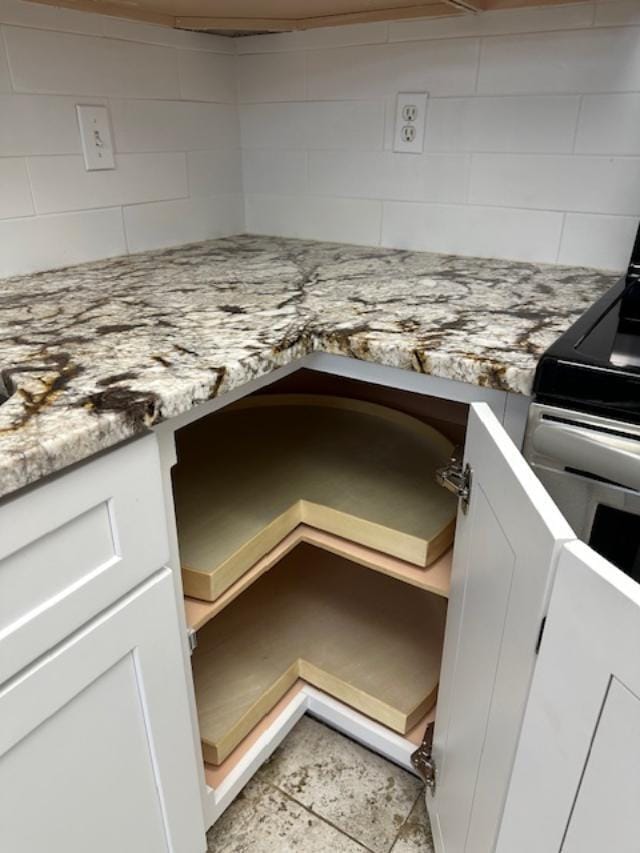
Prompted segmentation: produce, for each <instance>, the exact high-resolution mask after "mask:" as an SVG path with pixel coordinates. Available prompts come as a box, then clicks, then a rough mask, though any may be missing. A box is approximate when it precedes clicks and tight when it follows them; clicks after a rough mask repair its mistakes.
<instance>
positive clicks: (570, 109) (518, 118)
mask: <svg viewBox="0 0 640 853" xmlns="http://www.w3.org/2000/svg"><path fill="white" fill-rule="evenodd" d="M579 108H580V98H579V97H578V96H577V95H532V96H530V97H525V96H517V95H516V96H505V97H499V98H492V97H487V98H478V97H468V98H434V99H433V100H432V102H431V103H430V104H429V111H428V117H427V128H426V147H427V148H428V150H429V151H522V152H528V153H531V152H534V151H541V152H542V151H550V152H554V153H557V152H561V151H567V152H568V151H571V150H572V149H573V140H574V137H575V132H576V120H577V117H578V110H579Z"/></svg>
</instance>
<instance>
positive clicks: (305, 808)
mask: <svg viewBox="0 0 640 853" xmlns="http://www.w3.org/2000/svg"><path fill="white" fill-rule="evenodd" d="M261 781H262V783H263V784H266V785H268V786H269V787H271V788H273V789H274V790H276V791H278V792H279V793H280V794H282V795H283V796H284V797H286V798H287V799H288V800H290V801H291V802H292V803H295V804H296V805H297V806H299V807H300V808H302V809H304V810H305V811H306V812H307V813H308V814H310V815H313V817H315V818H316V819H317V820H319V821H320V822H321V823H324V824H326V825H327V826H330V827H331V828H332V829H335V830H336V832H338V833H339V834H340V835H342V836H344V837H345V838H348V839H349V840H350V841H353V842H355V843H356V844H357V845H358V846H359V847H362V849H363V850H366V851H368V853H375V851H374V850H372V849H371V848H370V847H367V845H366V844H364V843H363V842H362V841H360V840H359V839H358V838H356V837H355V836H354V835H350V834H349V833H348V832H345V831H344V829H341V828H340V827H339V826H336V824H335V823H333V822H332V821H330V820H328V819H327V818H326V817H323V815H320V814H318V813H317V812H314V811H313V809H311V808H309V806H306V805H305V804H304V803H301V802H300V800H296V798H295V797H294V796H292V795H291V794H289V793H287V791H283V790H282V788H280V787H279V786H278V785H275V784H274V783H273V782H265V780H261ZM412 808H413V807H412ZM394 840H395V839H394Z"/></svg>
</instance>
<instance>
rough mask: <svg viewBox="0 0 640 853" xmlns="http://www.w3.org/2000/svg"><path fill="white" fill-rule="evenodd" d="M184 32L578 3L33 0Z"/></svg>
mask: <svg viewBox="0 0 640 853" xmlns="http://www.w3.org/2000/svg"><path fill="white" fill-rule="evenodd" d="M36 2H42V3H49V4H51V3H53V4H55V5H58V6H68V7H70V8H73V9H83V10H85V11H91V12H100V13H102V14H105V15H112V16H115V17H121V18H130V19H133V20H138V21H150V22H153V23H156V24H162V25H164V26H167V27H175V28H177V29H183V30H203V31H205V32H217V33H222V34H225V33H228V34H229V35H244V34H248V33H252V32H263V33H264V32H283V31H288V30H306V29H311V28H312V27H333V26H339V25H341V24H358V23H364V22H367V21H391V20H397V19H399V18H428V17H444V16H447V15H456V14H460V15H464V14H473V13H478V12H486V11H490V10H495V9H516V8H521V7H523V6H556V5H558V4H560V3H578V2H582V0H421V2H414V3H411V2H410V0H135V2H133V3H132V2H131V0H36Z"/></svg>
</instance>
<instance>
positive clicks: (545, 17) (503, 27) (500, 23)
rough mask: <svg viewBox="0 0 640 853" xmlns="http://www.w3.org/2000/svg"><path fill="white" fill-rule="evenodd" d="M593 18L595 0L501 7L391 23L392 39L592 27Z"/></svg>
mask: <svg viewBox="0 0 640 853" xmlns="http://www.w3.org/2000/svg"><path fill="white" fill-rule="evenodd" d="M592 20H593V3H591V2H586V3H577V4H571V5H567V6H551V7H532V8H527V9H502V10H500V11H496V12H484V13H483V14H482V15H455V16H453V15H452V16H451V17H443V18H419V19H417V20H416V19H414V20H411V19H410V20H407V21H394V22H392V23H391V24H390V25H389V40H390V41H415V40H418V39H434V38H456V37H457V38H459V37H461V36H492V35H501V34H510V33H533V32H544V31H553V30H565V29H574V28H578V27H589V26H591V22H592Z"/></svg>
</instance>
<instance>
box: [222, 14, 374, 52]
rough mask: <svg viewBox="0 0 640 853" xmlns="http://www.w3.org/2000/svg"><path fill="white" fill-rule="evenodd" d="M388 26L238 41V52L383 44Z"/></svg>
mask: <svg viewBox="0 0 640 853" xmlns="http://www.w3.org/2000/svg"><path fill="white" fill-rule="evenodd" d="M388 29H389V25H388V24H387V23H386V22H385V21H380V22H375V23H370V24H350V25H349V26H344V27H317V28H313V29H310V30H296V31H294V32H290V33H270V34H268V35H261V36H244V37H242V38H239V39H236V46H237V51H238V53H239V54H241V55H242V54H245V53H279V52H281V51H286V50H305V49H307V50H308V49H310V48H322V47H344V46H346V45H356V44H381V43H383V42H385V41H387V34H388Z"/></svg>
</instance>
